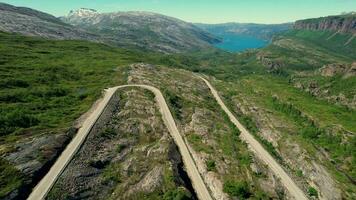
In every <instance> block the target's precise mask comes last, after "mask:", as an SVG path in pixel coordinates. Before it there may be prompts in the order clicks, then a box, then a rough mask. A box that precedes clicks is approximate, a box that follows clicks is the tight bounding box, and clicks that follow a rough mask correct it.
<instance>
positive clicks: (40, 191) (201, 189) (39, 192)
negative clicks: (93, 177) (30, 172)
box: [28, 85, 212, 200]
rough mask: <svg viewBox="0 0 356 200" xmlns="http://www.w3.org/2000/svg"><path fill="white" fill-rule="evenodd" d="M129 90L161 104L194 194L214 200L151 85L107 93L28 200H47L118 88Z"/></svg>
mask: <svg viewBox="0 0 356 200" xmlns="http://www.w3.org/2000/svg"><path fill="white" fill-rule="evenodd" d="M127 87H140V88H144V89H147V90H150V91H151V92H153V93H154V94H155V99H156V101H157V103H158V106H159V109H160V112H161V114H162V118H163V121H164V123H165V125H166V126H167V128H168V130H169V132H170V134H171V136H172V137H173V139H174V141H175V143H176V144H177V146H178V148H179V151H180V153H181V155H182V158H183V162H184V166H185V168H186V171H187V173H188V176H189V178H190V179H191V182H192V185H193V187H194V190H195V192H196V193H197V196H198V198H199V199H201V200H212V197H211V195H210V193H209V190H208V188H207V187H206V185H205V183H204V181H203V179H202V177H201V176H200V173H199V171H198V169H197V167H196V165H195V163H194V160H193V158H192V156H191V154H190V152H189V150H188V148H187V145H186V144H185V142H184V140H183V138H182V136H181V135H180V133H179V131H178V129H177V126H176V124H175V122H174V119H173V117H172V114H171V112H170V110H169V108H168V105H167V103H166V101H165V99H164V97H163V95H162V93H161V92H160V91H159V90H158V89H157V88H155V87H152V86H148V85H123V86H118V87H113V88H109V89H107V90H106V93H105V96H104V98H103V100H102V101H101V102H100V103H99V105H98V106H97V107H96V109H95V110H94V111H93V112H92V113H91V114H90V116H89V117H88V118H87V119H86V120H85V121H84V123H83V126H82V127H81V128H80V129H79V131H78V133H77V134H76V136H75V137H74V138H73V139H72V141H71V142H70V143H69V144H68V145H67V147H66V149H65V150H64V151H63V152H62V154H61V155H60V157H59V158H58V159H57V161H56V162H55V164H54V165H53V166H52V167H51V169H50V170H49V172H48V173H47V174H46V176H45V177H44V178H43V179H42V180H41V181H40V182H39V183H38V185H37V186H36V187H35V188H34V189H33V191H32V193H31V194H30V196H29V197H28V199H29V200H41V199H44V198H45V197H46V195H47V194H48V192H49V191H50V190H51V188H52V187H53V185H54V183H55V182H56V180H57V179H58V177H59V176H60V175H61V173H62V172H63V170H64V169H65V168H66V166H67V165H68V164H69V163H70V161H71V160H72V158H73V157H74V155H75V154H76V153H77V152H78V150H79V149H80V147H81V145H82V144H83V143H84V141H85V139H86V138H87V136H88V134H89V133H90V130H91V129H92V127H93V126H94V124H95V122H96V121H97V120H98V118H99V117H100V115H101V114H102V112H103V111H104V109H105V107H106V106H107V104H108V103H109V101H110V99H111V97H112V96H113V95H114V93H115V92H116V91H117V90H118V89H119V88H127Z"/></svg>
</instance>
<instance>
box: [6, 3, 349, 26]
mask: <svg viewBox="0 0 356 200" xmlns="http://www.w3.org/2000/svg"><path fill="white" fill-rule="evenodd" d="M0 2H4V3H9V4H13V5H16V6H26V7H31V8H34V9H37V10H41V11H44V12H47V13H50V14H53V15H55V16H63V15H66V14H67V13H68V12H69V11H70V10H72V9H78V8H82V7H85V8H94V9H96V10H98V11H99V12H113V11H132V10H134V11H152V12H157V13H161V14H165V15H169V16H172V17H177V18H180V19H182V20H185V21H189V22H204V23H222V22H256V23H282V22H292V21H295V20H298V19H304V18H311V17H319V16H327V15H336V14H340V13H341V12H344V11H346V12H350V11H356V0H0Z"/></svg>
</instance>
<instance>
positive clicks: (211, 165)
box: [205, 159, 216, 171]
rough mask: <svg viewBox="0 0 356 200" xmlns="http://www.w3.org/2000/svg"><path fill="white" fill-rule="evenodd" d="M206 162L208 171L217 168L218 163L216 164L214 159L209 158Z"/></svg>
mask: <svg viewBox="0 0 356 200" xmlns="http://www.w3.org/2000/svg"><path fill="white" fill-rule="evenodd" d="M205 164H206V168H207V170H208V171H215V170H216V164H215V161H214V160H211V159H209V160H207V161H206V162H205Z"/></svg>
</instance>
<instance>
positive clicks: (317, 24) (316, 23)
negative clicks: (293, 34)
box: [294, 13, 356, 34]
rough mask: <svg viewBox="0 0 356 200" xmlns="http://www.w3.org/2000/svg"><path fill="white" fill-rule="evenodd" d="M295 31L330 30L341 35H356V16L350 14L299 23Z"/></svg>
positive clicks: (296, 24)
mask: <svg viewBox="0 0 356 200" xmlns="http://www.w3.org/2000/svg"><path fill="white" fill-rule="evenodd" d="M294 28H295V29H307V30H330V31H337V32H341V33H353V34H356V14H355V13H349V14H344V15H338V16H328V17H321V18H315V19H306V20H300V21H297V22H296V23H295V25H294Z"/></svg>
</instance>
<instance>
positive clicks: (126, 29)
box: [60, 8, 220, 53]
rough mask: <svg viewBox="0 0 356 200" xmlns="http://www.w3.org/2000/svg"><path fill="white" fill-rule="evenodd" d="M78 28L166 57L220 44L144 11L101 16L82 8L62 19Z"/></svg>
mask: <svg viewBox="0 0 356 200" xmlns="http://www.w3.org/2000/svg"><path fill="white" fill-rule="evenodd" d="M60 19H61V20H62V21H63V22H65V23H68V24H71V25H73V26H75V27H78V28H81V29H84V30H87V31H90V32H93V33H95V34H99V35H101V36H102V37H103V38H105V40H108V41H110V42H111V43H114V44H116V45H119V46H120V45H125V44H132V45H133V46H137V47H139V48H143V49H150V50H152V49H153V50H156V51H159V52H164V53H178V52H182V51H185V50H193V49H201V48H209V47H210V45H211V44H212V43H215V42H219V41H220V40H219V39H218V38H216V37H215V36H213V35H211V34H210V33H208V32H206V31H203V30H202V29H200V28H198V27H196V26H195V25H193V24H191V23H188V22H184V21H182V20H179V19H176V18H173V17H169V16H165V15H161V14H157V13H152V12H142V11H127V12H121V11H120V12H110V13H99V12H97V11H96V10H94V9H88V8H82V9H79V10H76V11H71V12H70V13H69V15H67V16H65V17H61V18H60Z"/></svg>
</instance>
